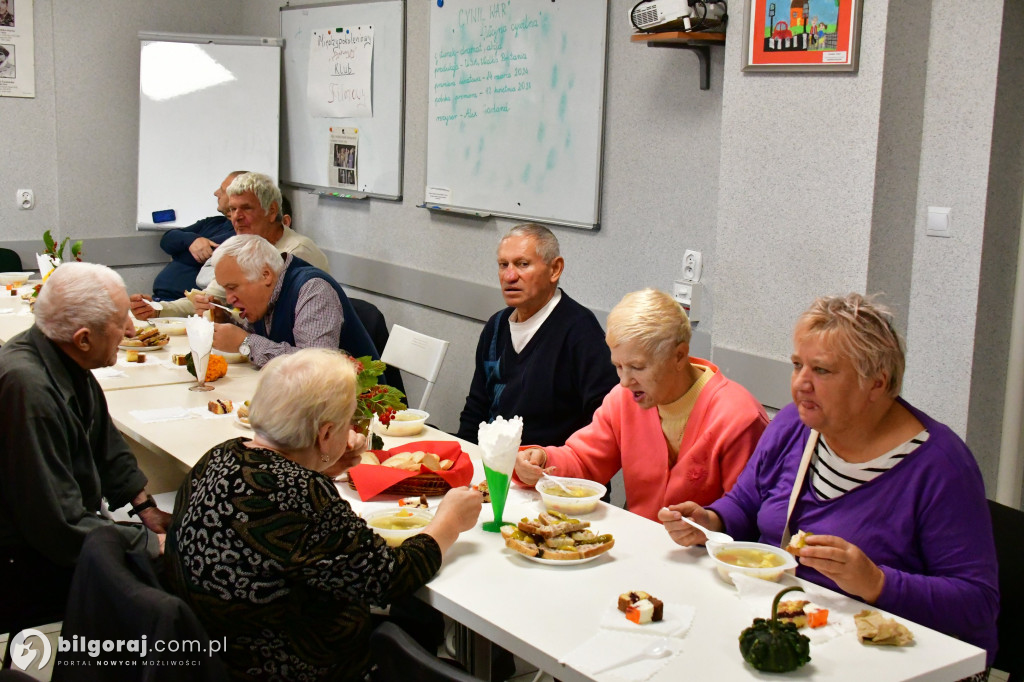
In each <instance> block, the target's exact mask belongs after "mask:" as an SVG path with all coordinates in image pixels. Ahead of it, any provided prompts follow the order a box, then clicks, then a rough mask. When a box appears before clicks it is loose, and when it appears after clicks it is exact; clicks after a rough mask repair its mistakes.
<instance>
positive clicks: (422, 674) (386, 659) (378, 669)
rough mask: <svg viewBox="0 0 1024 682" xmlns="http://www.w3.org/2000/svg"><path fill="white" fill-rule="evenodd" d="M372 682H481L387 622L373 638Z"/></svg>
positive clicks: (378, 629) (371, 643)
mask: <svg viewBox="0 0 1024 682" xmlns="http://www.w3.org/2000/svg"><path fill="white" fill-rule="evenodd" d="M370 662H371V663H372V664H373V665H374V667H373V669H372V671H371V672H370V679H371V680H373V682H478V680H477V678H475V677H473V676H472V675H470V674H469V673H467V672H464V671H462V670H460V669H459V668H456V667H455V666H454V665H451V664H450V663H446V662H445V661H443V660H441V659H440V658H438V657H437V656H434V655H433V654H431V653H430V652H428V651H427V650H426V649H424V648H423V647H422V646H420V645H419V643H418V642H417V641H416V640H415V639H413V638H412V636H411V635H409V634H408V633H407V632H406V631H405V630H403V629H402V628H400V627H398V626H397V625H395V624H394V623H390V622H384V623H381V624H380V625H378V626H377V629H376V630H374V631H373V634H371V635H370Z"/></svg>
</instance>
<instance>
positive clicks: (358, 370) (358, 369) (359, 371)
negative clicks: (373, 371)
mask: <svg viewBox="0 0 1024 682" xmlns="http://www.w3.org/2000/svg"><path fill="white" fill-rule="evenodd" d="M350 359H351V360H352V364H353V365H355V366H356V374H362V373H363V370H364V369H365V367H363V363H361V362H359V361H358V360H356V359H355V358H350Z"/></svg>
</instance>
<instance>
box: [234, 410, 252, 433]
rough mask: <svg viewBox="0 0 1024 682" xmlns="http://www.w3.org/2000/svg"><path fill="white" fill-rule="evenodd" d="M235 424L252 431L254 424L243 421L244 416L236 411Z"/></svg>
mask: <svg viewBox="0 0 1024 682" xmlns="http://www.w3.org/2000/svg"><path fill="white" fill-rule="evenodd" d="M235 425H236V426H238V428H241V429H249V430H250V431H252V425H251V424H249V423H247V422H244V421H242V418H241V417H239V416H238V413H235Z"/></svg>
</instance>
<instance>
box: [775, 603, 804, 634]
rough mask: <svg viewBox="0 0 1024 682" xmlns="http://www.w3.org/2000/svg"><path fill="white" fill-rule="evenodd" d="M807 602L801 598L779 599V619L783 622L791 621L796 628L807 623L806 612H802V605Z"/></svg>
mask: <svg viewBox="0 0 1024 682" xmlns="http://www.w3.org/2000/svg"><path fill="white" fill-rule="evenodd" d="M807 604H810V602H809V601H805V600H803V599H791V600H789V601H780V602H779V620H780V621H782V622H783V623H792V624H793V625H795V626H797V627H798V628H802V627H805V626H806V625H807V614H806V613H805V612H804V607H805V606H806V605H807Z"/></svg>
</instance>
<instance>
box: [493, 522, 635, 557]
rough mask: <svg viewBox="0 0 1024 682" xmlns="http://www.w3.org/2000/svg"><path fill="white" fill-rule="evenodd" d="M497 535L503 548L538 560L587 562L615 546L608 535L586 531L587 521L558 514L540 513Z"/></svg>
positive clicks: (504, 528)
mask: <svg viewBox="0 0 1024 682" xmlns="http://www.w3.org/2000/svg"><path fill="white" fill-rule="evenodd" d="M501 535H502V537H503V538H504V539H505V546H506V547H509V548H510V549H514V550H515V551H517V552H519V553H520V554H525V555H526V556H532V557H538V558H541V559H555V560H563V561H571V560H575V559H589V558H590V557H593V556H597V555H598V554H604V553H605V552H607V551H608V550H609V549H611V548H612V547H614V546H615V540H614V539H613V538H612V536H611V535H607V534H605V535H598V534H597V533H594V531H592V530H590V522H589V521H580V520H578V519H570V518H569V517H568V516H566V515H565V514H560V513H558V512H542V513H541V514H540V515H539V516H538V517H537V518H536V519H526V518H524V519H523V520H522V521H520V522H519V525H518V526H504V527H503V528H502V529H501Z"/></svg>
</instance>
